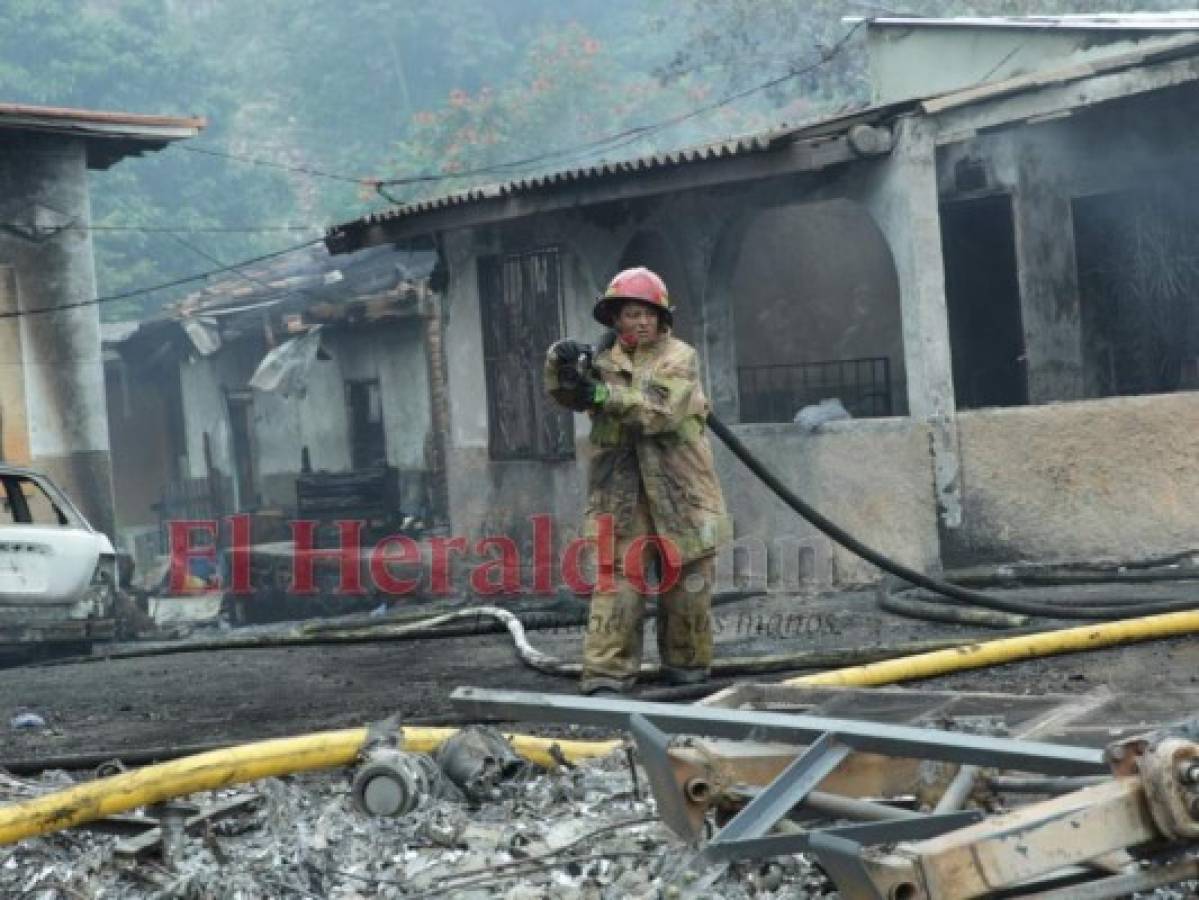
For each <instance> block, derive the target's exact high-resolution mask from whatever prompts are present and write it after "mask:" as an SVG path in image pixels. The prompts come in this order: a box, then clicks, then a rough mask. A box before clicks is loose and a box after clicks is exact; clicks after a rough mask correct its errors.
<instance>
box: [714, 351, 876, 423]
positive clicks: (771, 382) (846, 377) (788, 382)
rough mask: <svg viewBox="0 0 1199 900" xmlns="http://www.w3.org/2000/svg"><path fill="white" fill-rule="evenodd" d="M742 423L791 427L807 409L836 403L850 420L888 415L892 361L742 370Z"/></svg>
mask: <svg viewBox="0 0 1199 900" xmlns="http://www.w3.org/2000/svg"><path fill="white" fill-rule="evenodd" d="M737 379H738V384H739V389H740V398H741V421H742V422H791V421H794V419H795V414H796V413H798V412H799V411H800V410H801V409H803V408H804V407H805V406H809V405H811V404H814V403H819V402H820V401H821V400H824V399H826V398H830V397H836V398H838V399H840V401H841V403H842V404H843V405H844V406H845V408H846V409H847V410H848V411H849V413H850V415H852V416H853V417H854V418H869V417H871V416H889V415H891V414H892V413H891V360H890V359H888V358H887V357H885V356H872V357H863V358H861V359H835V360H828V361H823V362H812V363H795V364H791V365H776V366H740V367H738V369H737Z"/></svg>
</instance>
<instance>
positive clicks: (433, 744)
mask: <svg viewBox="0 0 1199 900" xmlns="http://www.w3.org/2000/svg"><path fill="white" fill-rule="evenodd" d="M401 731H402V733H403V736H404V742H403V746H404V749H405V750H411V751H414V752H420V753H429V752H432V751H433V750H436V749H437V748H438V747H440V746H441V744H442V743H444V742H445V741H446V740H447V739H449V737H450V736H451V735H453V734H454V733H455V732H456V731H457V729H455V728H403V729H401ZM366 734H367V730H366V729H365V728H348V729H345V730H342V731H322V732H317V733H315V734H305V735H300V736H298V737H289V738H279V739H277V740H270V741H258V742H256V743H253V744H242V745H241V746H238V747H230V748H228V749H225V750H213V751H211V752H209V753H200V754H197V755H195V756H187V757H184V758H183V759H176V760H172V761H171V762H165V763H159V764H158V765H153V766H146V767H145V768H143V769H138V770H136V771H133V772H122V773H121V774H119V775H112V776H109V777H107V778H99V779H96V780H95V781H88V782H85V783H83V784H78V785H75V786H74V787H70V788H67V789H65V790H61V791H55V792H54V793H52V794H46V795H44V796H42V797H34V798H32V799H29V800H22V801H21V802H19V803H12V804H8V805H5V806H0V844H12V843H15V842H16V841H20V840H24V839H25V838H29V837H35V836H37V835H39V834H48V833H50V832H53V831H61V830H62V829H64V828H71V827H73V826H75V825H82V824H84V823H86V822H93V821H95V820H96V819H102V818H104V817H105V816H111V815H115V814H117V813H121V812H127V811H129V810H131V809H136V808H138V807H140V806H147V805H149V804H154V803H161V802H162V801H164V800H170V799H171V798H173V797H181V796H184V795H186V794H192V793H196V792H198V791H212V790H217V789H219V788H224V787H229V786H230V785H233V784H241V783H244V782H248V781H257V780H259V779H262V778H271V777H277V776H280V775H292V774H295V773H297V772H307V771H311V770H313V769H330V768H335V767H337V766H348V765H351V764H353V763H354V761H355V760H356V759H357V758H358V753H359V751H360V750H361V749H362V745H363V743H364V742H365V740H366ZM507 737H508V739H509V740H510V741H511V742H512V746H513V747H514V748H515V749H516V752H517V753H519V754H520V755H521V756H523V757H525V758H526V759H528V760H529V761H531V762H534V763H538V764H540V765H543V766H552V765H555V754H557V753H561V755H562V756H563V757H565V758H566V759H568V760H571V761H581V760H585V759H591V758H592V757H596V756H604V755H606V754H608V753H611V752H612V751H613V750H615V749H616V748H617V747H619V746H620V741H561V740H557V739H553V738H539V737H532V736H530V735H523V734H509V735H507ZM555 746H556V747H557V750H552V749H551V748H554V747H555Z"/></svg>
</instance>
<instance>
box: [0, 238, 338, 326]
mask: <svg viewBox="0 0 1199 900" xmlns="http://www.w3.org/2000/svg"><path fill="white" fill-rule="evenodd" d="M322 243H324V241H323V240H322V239H321V238H315V239H313V240H311V241H305V242H304V243H302V244H294V245H292V246H290V247H284V248H283V249H282V250H275V251H273V252H271V253H263V254H261V255H259V256H254V257H251V258H249V259H243V260H239V261H238V262H235V263H230V264H229V265H227V266H221V267H219V268H216V269H209V270H208V271H207V272H197V273H196V274H195V275H185V276H184V277H182V278H175V279H172V280H171V281H164V282H161V283H159V284H154V285H149V286H148V287H142V288H134V289H133V290H129V291H122V292H121V293H119V294H108V295H107V296H103V297H95V298H93V299H91V300H77V301H75V302H72V303H59V304H56V305H54V306H45V307H41V308H39V309H21V310H11V311H7V312H0V319H19V318H21V317H23V316H39V315H46V314H49V313H56V312H63V311H65V310H69V309H80V308H82V307H86V306H101V305H103V304H105V303H115V302H116V301H118V300H129V299H131V298H133V297H141V296H143V295H144V294H150V293H153V292H154V291H162V290H166V289H167V288H173V287H180V286H182V285H185V284H193V283H195V282H197V281H203V280H204V279H206V278H211V277H212V276H213V275H220V274H222V273H224V272H236V271H237V270H238V269H242V268H244V267H246V266H252V265H254V264H255V263H260V262H265V261H266V260H269V259H277V258H279V257H280V256H287V255H288V254H289V253H298V252H299V251H301V250H307V249H308V248H309V247H315V246H317V245H319V244H322Z"/></svg>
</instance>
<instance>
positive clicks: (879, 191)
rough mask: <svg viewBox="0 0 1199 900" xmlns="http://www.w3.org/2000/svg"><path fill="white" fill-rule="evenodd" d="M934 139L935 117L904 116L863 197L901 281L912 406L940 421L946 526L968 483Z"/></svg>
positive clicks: (937, 458)
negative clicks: (961, 459)
mask: <svg viewBox="0 0 1199 900" xmlns="http://www.w3.org/2000/svg"><path fill="white" fill-rule="evenodd" d="M933 136H934V134H933V123H932V122H930V121H929V120H927V119H924V118H907V119H902V120H901V121H900V122H899V123H898V125H897V126H896V128H895V149H894V150H893V151H892V153H891V155H890V156H889V157H887V158H886V159H882V160H879V162H878V163H877V165H876V166H875V167H874V168H873V170H872V171H871V172H870V174H869V175H867V176H866V178H865V181H864V182H863V184H862V187H861V197H860V199H861V201H862V203H863V204H865V206H866V208H867V209H869V210H870V213H871V215H873V216H874V219H875V221H876V222H877V223H878V226H879V228H880V229H882V232H883V234H884V235H885V236H886V238H887V243H888V244H889V245H890V247H891V255H892V257H893V259H894V261H895V270H896V275H897V276H898V279H899V293H900V315H901V319H902V322H903V355H904V367H905V369H906V370H907V392H908V410H909V414H910V415H911V416H912V417H913V418H915V419H920V420H924V421H927V422H929V423H930V424H931V425H932V426H933V427H932V429H931V432H932V435H933V438H932V443H933V446H932V450H933V462H934V476H935V486H936V494H937V503H938V505H939V507H940V510H941V517H942V521H943V523H944V524H945V525H946V526H947V527H950V528H956V527H957V526H958V525H960V524H961V518H962V512H961V483H960V477H959V464H958V452H957V431H956V428H955V426H954V414H955V412H956V406H955V402H954V394H953V365H952V362H951V355H950V346H949V318H948V314H947V312H946V303H945V265H944V261H943V259H942V255H941V218H940V211H939V203H938V197H937V169H936V145H935V143H934V140H933Z"/></svg>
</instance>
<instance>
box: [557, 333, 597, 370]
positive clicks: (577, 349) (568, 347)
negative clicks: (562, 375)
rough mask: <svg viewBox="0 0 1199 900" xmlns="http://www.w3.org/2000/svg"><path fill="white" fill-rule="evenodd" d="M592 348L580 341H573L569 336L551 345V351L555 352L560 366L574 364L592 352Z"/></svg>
mask: <svg viewBox="0 0 1199 900" xmlns="http://www.w3.org/2000/svg"><path fill="white" fill-rule="evenodd" d="M590 352H591V348H590V347H589V346H587V345H586V344H581V343H579V342H578V341H572V340H570V339H569V338H568V339H566V340H564V341H558V342H557V343H556V344H554V345H553V346H552V347H550V353H552V354H554V359H555V360H556V361H557V363H558V368H559V369H561V368H562V367H563V366H573V365H575V363H577V362H578V361H579V357H580V356H583V355H584V354H587V353H590Z"/></svg>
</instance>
